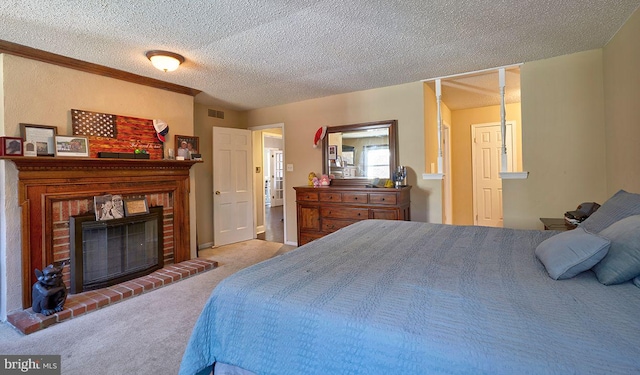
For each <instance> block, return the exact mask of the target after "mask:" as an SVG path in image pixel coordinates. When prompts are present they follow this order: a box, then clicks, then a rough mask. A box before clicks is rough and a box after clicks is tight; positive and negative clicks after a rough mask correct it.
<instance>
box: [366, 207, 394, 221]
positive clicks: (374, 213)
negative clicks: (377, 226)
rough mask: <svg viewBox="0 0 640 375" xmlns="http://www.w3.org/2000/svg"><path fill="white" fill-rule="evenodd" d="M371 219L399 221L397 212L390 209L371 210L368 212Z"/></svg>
mask: <svg viewBox="0 0 640 375" xmlns="http://www.w3.org/2000/svg"><path fill="white" fill-rule="evenodd" d="M369 212H370V213H371V218H372V219H382V220H400V218H399V217H398V210H396V209H392V208H372V209H370V210H369Z"/></svg>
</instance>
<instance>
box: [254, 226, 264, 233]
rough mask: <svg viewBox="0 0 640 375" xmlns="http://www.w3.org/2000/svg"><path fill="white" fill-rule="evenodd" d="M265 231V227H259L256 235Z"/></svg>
mask: <svg viewBox="0 0 640 375" xmlns="http://www.w3.org/2000/svg"><path fill="white" fill-rule="evenodd" d="M264 231H265V229H264V225H258V226H257V227H256V234H260V233H264Z"/></svg>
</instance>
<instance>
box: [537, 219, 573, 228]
mask: <svg viewBox="0 0 640 375" xmlns="http://www.w3.org/2000/svg"><path fill="white" fill-rule="evenodd" d="M540 221H541V222H542V224H544V230H560V231H565V230H571V229H575V228H576V225H572V224H569V223H567V222H566V221H565V220H564V218H555V217H554V218H549V217H541V218H540Z"/></svg>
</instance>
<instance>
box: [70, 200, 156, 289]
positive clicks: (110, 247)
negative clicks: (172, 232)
mask: <svg viewBox="0 0 640 375" xmlns="http://www.w3.org/2000/svg"><path fill="white" fill-rule="evenodd" d="M162 213H163V208H162V207H161V206H160V207H151V208H150V209H149V213H148V214H142V215H135V216H128V217H124V218H122V219H112V220H104V221H96V220H95V215H94V214H90V215H82V216H73V217H71V218H70V222H69V227H70V228H69V229H70V233H71V236H70V240H71V290H70V293H71V294H75V293H81V292H83V291H87V290H93V289H100V288H105V287H108V286H111V285H115V284H118V283H121V282H124V281H127V280H131V279H134V278H137V277H141V276H144V275H148V274H150V273H151V272H153V271H156V270H158V269H160V268H162V267H163V265H164V257H163V233H162V219H163V217H162Z"/></svg>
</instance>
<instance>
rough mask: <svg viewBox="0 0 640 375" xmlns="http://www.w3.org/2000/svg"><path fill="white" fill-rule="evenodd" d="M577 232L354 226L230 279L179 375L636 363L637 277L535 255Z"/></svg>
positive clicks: (540, 369)
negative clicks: (605, 277)
mask: <svg viewBox="0 0 640 375" xmlns="http://www.w3.org/2000/svg"><path fill="white" fill-rule="evenodd" d="M638 198H639V203H638V209H639V210H640V196H638ZM604 207H605V204H603V206H602V207H601V209H602V208H604ZM604 211H606V209H605V210H604ZM638 214H640V211H639V212H638ZM625 215H626V214H625ZM626 216H631V215H626ZM638 217H640V216H638ZM615 221H617V220H614V222H615ZM636 221H637V220H636ZM604 222H606V220H605V221H603V220H600V221H599V222H598V223H599V224H600V225H604V224H603V223H604ZM607 226H608V224H607ZM600 229H601V230H602V228H600ZM571 232H573V234H570V235H567V234H565V232H562V233H561V232H555V231H538V230H516V229H506V228H488V227H473V226H452V225H441V224H427V223H417V222H402V221H386V220H366V221H361V222H358V223H356V224H353V225H351V226H348V227H346V228H343V229H341V230H339V231H337V232H335V233H333V234H331V235H329V236H326V237H323V238H321V239H318V240H316V241H313V242H311V243H309V244H306V245H304V246H301V247H299V248H298V249H295V250H293V251H291V252H289V253H286V254H283V255H280V256H278V257H275V258H272V259H270V260H267V261H264V262H262V263H259V264H256V265H254V266H252V267H249V268H247V269H244V270H242V271H239V272H237V273H236V274H234V275H232V276H230V277H228V278H226V279H225V280H223V281H222V282H221V283H220V284H219V285H218V286H217V287H216V288H215V290H214V291H213V293H212V295H211V297H210V299H209V300H208V302H207V304H206V306H205V307H204V309H203V311H202V313H201V316H200V317H199V319H198V321H197V323H196V325H195V327H194V330H193V332H192V336H191V339H190V341H189V344H188V346H187V348H186V351H185V353H184V356H183V360H182V363H181V368H180V374H198V373H200V374H208V373H210V371H211V369H212V366H213V365H214V364H215V366H216V371H215V374H216V375H219V374H224V373H234V374H235V373H237V374H259V375H268V374H274V375H275V374H277V375H287V374H305V375H313V374H318V375H320V374H323V375H324V374H525V373H530V374H550V373H554V374H567V373H576V374H605V373H606V374H637V373H640V288H639V287H638V286H636V285H634V282H633V280H630V281H625V282H622V283H617V284H615V285H604V284H603V283H602V282H600V280H599V279H598V277H600V273H598V274H596V273H594V271H592V270H590V269H587V270H586V271H579V272H576V271H578V270H577V269H576V268H575V267H571V268H567V267H565V273H564V275H560V276H558V275H554V276H558V277H550V276H551V273H552V272H555V270H553V267H552V265H551V264H547V263H543V261H541V259H540V257H541V254H539V253H538V250H540V249H542V248H543V247H544V245H543V244H548V243H553V242H558V240H557V239H560V240H562V239H563V238H565V237H566V236H574V237H575V236H578V235H581V234H580V233H581V232H579V231H575V232H574V231H571ZM638 232H640V231H638ZM566 233H569V232H566ZM585 233H587V232H586V230H585ZM597 236H598V237H601V238H602V236H600V235H597ZM570 240H571V241H574V240H575V238H573V237H572V238H571V239H570ZM561 242H562V241H561ZM565 242H566V241H565ZM596 242H597V241H596ZM589 243H595V242H594V241H591V242H589ZM605 253H606V252H605ZM598 254H599V255H598V257H600V255H601V254H602V251H599V253H598ZM604 256H606V254H605V255H604ZM601 259H602V257H601ZM545 261H546V262H548V261H549V260H548V259H545ZM592 262H593V261H592ZM598 262H600V263H601V262H604V260H598V261H597V262H596V263H598ZM598 264H599V263H598ZM587 266H588V267H590V268H591V267H592V265H585V266H583V267H587ZM547 268H548V269H547ZM569 271H571V272H569ZM573 272H575V275H569V274H568V273H573ZM638 275H640V271H638ZM556 279H558V280H556ZM637 279H638V278H636V280H637ZM639 285H640V283H639Z"/></svg>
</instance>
